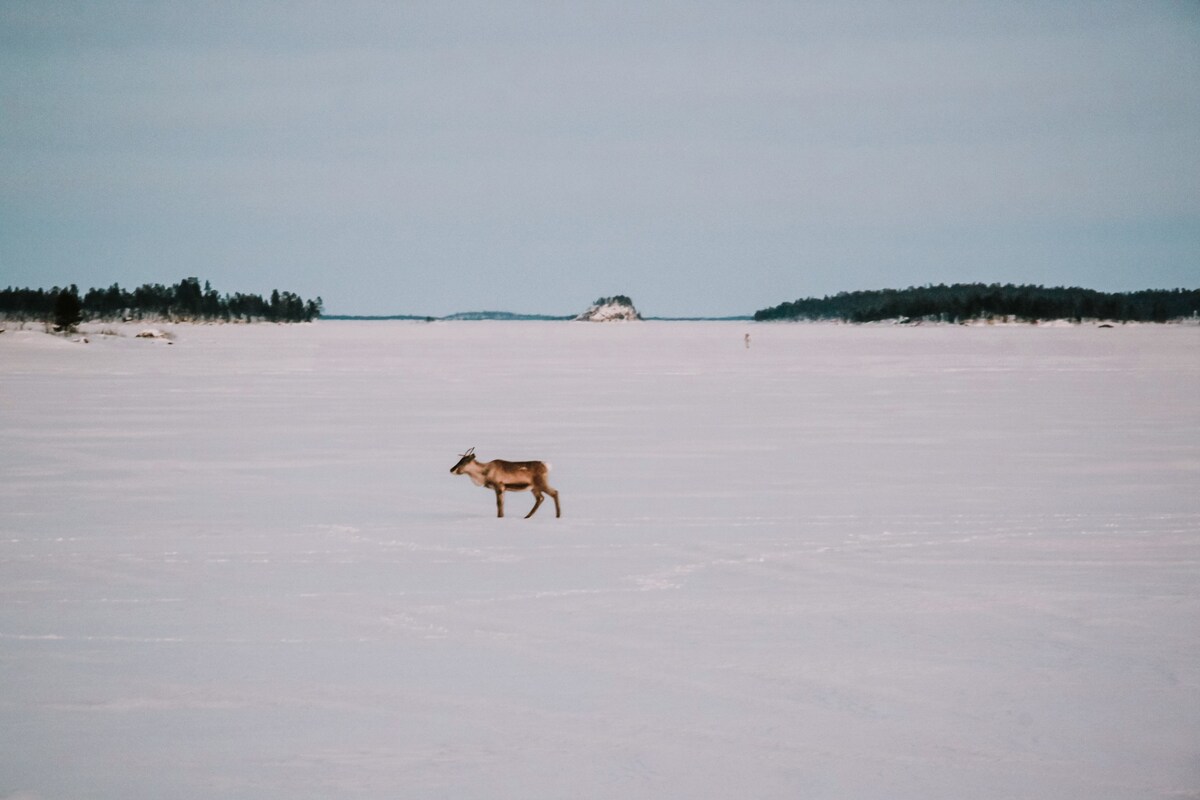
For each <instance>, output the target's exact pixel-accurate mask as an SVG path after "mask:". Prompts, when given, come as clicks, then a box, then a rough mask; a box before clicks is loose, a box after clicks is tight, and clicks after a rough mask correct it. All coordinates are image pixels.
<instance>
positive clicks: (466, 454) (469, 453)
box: [458, 447, 475, 458]
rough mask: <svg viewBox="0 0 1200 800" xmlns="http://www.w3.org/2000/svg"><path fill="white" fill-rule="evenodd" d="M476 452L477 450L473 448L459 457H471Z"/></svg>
mask: <svg viewBox="0 0 1200 800" xmlns="http://www.w3.org/2000/svg"><path fill="white" fill-rule="evenodd" d="M474 452H475V448H474V447H472V448H471V449H470V450H468V451H467V452H465V453H459V454H458V455H459V457H460V458H466V457H467V456H469V455H472V454H473V453H474Z"/></svg>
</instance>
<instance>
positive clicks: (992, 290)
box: [754, 283, 1200, 322]
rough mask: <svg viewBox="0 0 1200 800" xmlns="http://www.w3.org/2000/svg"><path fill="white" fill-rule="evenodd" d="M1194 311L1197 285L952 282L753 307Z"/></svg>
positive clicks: (913, 315) (895, 314) (1140, 318)
mask: <svg viewBox="0 0 1200 800" xmlns="http://www.w3.org/2000/svg"><path fill="white" fill-rule="evenodd" d="M1198 312H1200V289H1146V290H1143V291H1137V292H1098V291H1095V290H1093V289H1080V288H1077V287H1071V288H1063V287H1053V288H1047V287H1044V286H1030V285H1023V286H1016V285H1013V284H1011V283H1009V284H1003V285H1001V284H998V283H993V284H983V283H956V284H953V285H951V286H946V285H945V284H939V285H937V286H932V285H931V286H915V287H909V288H908V289H880V290H872V291H860V292H839V293H838V294H836V295H833V296H828V295H827V296H825V297H821V298H816V297H809V298H804V299H800V300H795V301H793V302H790V303H781V304H780V305H777V306H774V307H773V308H765V309H762V310H761V311H757V312H755V314H754V319H756V320H759V321H768V320H794V319H808V320H841V321H843V322H874V321H877V320H885V319H902V318H907V319H913V320H918V319H919V320H937V321H942V322H964V321H968V320H985V319H1008V318H1011V319H1015V320H1020V321H1036V320H1049V319H1066V320H1074V321H1080V320H1085V319H1098V320H1112V321H1116V322H1169V321H1171V320H1178V319H1183V318H1185V317H1192V316H1195V315H1196V314H1197V313H1198Z"/></svg>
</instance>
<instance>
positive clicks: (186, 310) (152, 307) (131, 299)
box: [0, 278, 322, 328]
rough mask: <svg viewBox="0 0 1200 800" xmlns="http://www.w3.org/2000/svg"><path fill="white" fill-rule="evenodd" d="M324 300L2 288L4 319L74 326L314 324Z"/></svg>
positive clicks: (152, 288)
mask: <svg viewBox="0 0 1200 800" xmlns="http://www.w3.org/2000/svg"><path fill="white" fill-rule="evenodd" d="M321 306H322V301H321V298H319V297H318V298H317V299H315V300H305V299H304V298H302V297H300V296H299V295H297V294H294V293H292V292H281V291H279V290H278V289H276V290H274V291H272V292H271V296H270V298H266V299H264V298H263V297H262V296H261V295H256V294H243V293H241V292H237V293H234V294H224V295H223V294H219V293H218V292H217V291H216V290H215V289H213V288H212V286H211V285H210V284H209V282H208V281H205V282H204V285H203V286H201V285H200V280H199V279H198V278H184V279H183V280H181V281H180V282H179V283H177V284H175V285H174V286H163V285H161V284H150V283H148V284H145V285H143V286H139V287H138V288H136V289H134V290H133V291H126V290H125V289H122V288H121V287H120V286H118V285H117V284H115V283H114V284H113V285H112V286H110V287H109V288H107V289H89V290H88V291H87V292H86V293H85V294H83V295H80V293H79V289H78V287H76V286H74V285H71V286H68V287H66V288H60V287H57V286H56V287H54V288H53V289H14V288H12V287H9V288H8V289H3V290H0V316H4V317H7V318H9V319H18V320H39V321H40V320H45V321H48V322H53V323H54V324H55V325H57V326H58V327H61V328H70V327H72V326H74V325H76V324H78V323H79V322H80V321H82V320H118V319H145V318H147V317H149V318H154V319H171V320H179V321H224V322H237V321H246V322H250V321H259V320H262V321H267V322H311V321H312V320H314V319H317V318H318V317H320V316H321Z"/></svg>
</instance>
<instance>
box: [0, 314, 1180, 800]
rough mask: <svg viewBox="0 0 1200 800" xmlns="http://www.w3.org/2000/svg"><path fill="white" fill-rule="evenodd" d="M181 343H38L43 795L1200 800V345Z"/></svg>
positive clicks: (22, 475)
mask: <svg viewBox="0 0 1200 800" xmlns="http://www.w3.org/2000/svg"><path fill="white" fill-rule="evenodd" d="M751 329H752V332H753V344H752V346H751V347H750V348H749V349H747V348H746V347H745V345H744V340H743V335H744V333H745V332H747V331H748V330H751ZM118 332H120V331H118ZM165 332H168V333H170V334H171V335H172V336H173V341H174V342H175V345H174V346H172V347H165V346H163V342H162V341H155V340H149V341H147V340H139V339H136V338H135V334H136V329H132V330H127V331H124V332H123V335H121V336H113V335H111V333H110V334H109V335H105V334H103V333H100V332H98V331H92V332H91V333H89V334H88V336H89V339H90V344H82V343H75V342H71V341H69V340H66V339H62V338H54V337H49V336H46V335H44V334H41V333H34V332H31V331H13V330H10V331H8V332H7V333H5V334H3V335H2V336H0V454H2V458H0V598H2V603H0V797H12V796H19V797H22V798H37V799H39V800H56V799H58V798H80V797H87V798H122V800H125V799H126V798H134V797H137V798H153V797H171V798H212V797H230V798H329V797H339V798H340V797H369V798H401V797H402V798H456V799H459V798H522V799H523V800H528V799H529V798H567V797H570V798H613V797H620V798H732V797H749V798H787V799H788V800H795V799H796V798H839V799H842V798H913V799H914V800H917V799H920V800H929V799H930V798H955V799H956V800H957V799H960V798H974V799H978V798H1055V799H1056V800H1060V799H1061V798H1081V799H1082V798H1087V800H1096V799H1097V798H1129V800H1133V799H1134V798H1137V800H1145V798H1179V797H1193V798H1194V797H1196V796H1197V792H1200V628H1198V626H1197V620H1200V492H1197V491H1196V489H1197V486H1198V485H1200V403H1198V402H1197V398H1200V327H1183V326H1162V327H1151V326H1146V327H1134V326H1128V327H1118V328H1116V329H1112V330H1101V329H1097V328H1091V327H1089V328H1035V327H1029V326H1022V327H1015V326H1014V327H1003V328H965V327H928V326H923V327H919V328H895V327H854V326H838V325H786V324H780V325H759V326H750V325H742V324H731V323H655V322H647V323H644V324H642V325H630V326H625V325H618V326H607V325H574V324H571V323H569V322H564V323H486V322H481V323H435V324H422V323H381V322H369V323H361V322H324V323H318V324H315V325H297V326H274V325H258V326H239V325H226V326H196V327H188V326H180V327H170V326H168V327H167V328H166V329H165ZM471 446H475V447H477V448H478V452H479V454H480V457H481V458H484V459H490V458H508V459H529V458H540V459H546V460H550V461H552V462H553V463H554V465H555V468H554V471H553V473H552V474H551V482H552V483H553V485H554V486H556V487H557V488H558V489H559V490H560V491H561V492H562V503H563V514H564V516H563V518H562V519H555V518H554V515H553V514H552V513H545V508H543V509H542V510H541V512H540V513H539V514H538V515H537V516H536V517H534V518H533V519H531V520H524V519H522V518H521V515H522V514H523V513H524V512H525V510H526V509H527V508H528V506H527V503H531V502H532V498H531V497H530V496H529V495H528V494H527V493H519V494H512V495H510V496H509V497H508V503H507V504H508V506H509V508H510V515H509V516H508V517H506V518H504V519H496V518H495V516H494V514H495V505H494V500H493V497H492V495H491V494H490V493H489V492H487V491H484V490H483V489H480V488H478V487H475V486H473V485H472V484H471V483H470V481H467V480H465V479H463V478H460V477H455V476H453V475H450V474H449V468H450V467H451V466H452V465H453V464H454V462H455V461H456V459H457V454H458V453H461V452H463V451H464V450H465V449H466V448H468V447H471Z"/></svg>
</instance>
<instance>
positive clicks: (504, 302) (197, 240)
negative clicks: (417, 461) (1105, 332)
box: [0, 0, 1200, 315]
mask: <svg viewBox="0 0 1200 800" xmlns="http://www.w3.org/2000/svg"><path fill="white" fill-rule="evenodd" d="M190 275H195V276H198V277H200V278H201V279H208V280H211V281H212V283H213V284H214V286H216V287H217V288H218V289H220V290H222V291H269V290H270V289H272V288H277V287H278V288H281V289H290V290H292V291H297V292H299V293H301V294H302V295H304V296H306V297H309V296H315V295H321V296H323V297H324V299H325V303H326V310H327V311H329V312H330V313H418V314H445V313H450V312H454V311H466V310H479V309H498V310H508V311H522V312H543V313H571V312H575V311H579V310H582V309H583V308H584V307H586V306H587V304H588V303H589V302H590V301H591V300H593V299H595V298H596V297H597V296H599V295H609V294H617V293H620V294H627V295H630V296H631V297H632V298H633V299H634V301H635V302H636V303H637V304H638V306H639V308H640V309H641V310H642V311H643V312H644V313H648V314H654V315H688V314H713V315H723V314H742V313H752V312H753V311H755V310H756V309H759V308H763V307H766V306H770V305H775V304H776V303H779V302H782V301H784V300H792V299H795V298H797V297H802V296H809V295H822V294H826V293H832V292H837V291H840V290H852V289H866V288H883V287H903V286H909V285H919V284H925V283H931V282H932V283H940V282H955V281H987V282H992V281H1000V282H1020V283H1024V282H1029V283H1041V284H1046V285H1058V284H1071V285H1083V286H1088V287H1092V288H1097V289H1104V290H1127V289H1137V288H1150V287H1155V288H1160V287H1165V288H1174V287H1177V286H1187V287H1191V288H1196V287H1197V286H1200V3H1197V2H1194V0H1190V1H1188V2H1153V1H1146V2H1125V3H1122V2H1094V0H1088V1H1087V2H1028V3H1025V2H1003V3H996V2H946V3H895V2H868V3H834V2H829V3H803V2H709V1H705V0H700V1H699V2H652V1H651V2H645V1H644V0H643V1H639V2H627V1H626V0H608V1H607V2H603V3H589V4H584V3H573V2H557V3H552V2H437V3H400V2H377V3H365V2H329V3H320V2H303V3H287V2H277V1H275V0H272V2H221V3H205V2H178V3H175V2H104V3H92V2H87V3H70V2H57V1H56V2H46V0H40V1H39V2H14V1H12V0H0V285H4V286H7V285H16V286H26V285H29V286H50V285H53V284H66V283H77V284H79V285H80V286H81V287H82V288H87V287H89V286H107V285H110V284H111V283H113V282H118V283H121V284H122V285H123V286H127V287H132V286H135V285H138V284H141V283H146V282H160V283H171V282H175V281H178V280H179V279H180V278H182V277H185V276H190Z"/></svg>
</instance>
